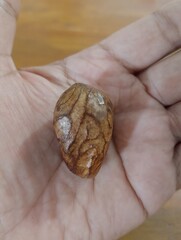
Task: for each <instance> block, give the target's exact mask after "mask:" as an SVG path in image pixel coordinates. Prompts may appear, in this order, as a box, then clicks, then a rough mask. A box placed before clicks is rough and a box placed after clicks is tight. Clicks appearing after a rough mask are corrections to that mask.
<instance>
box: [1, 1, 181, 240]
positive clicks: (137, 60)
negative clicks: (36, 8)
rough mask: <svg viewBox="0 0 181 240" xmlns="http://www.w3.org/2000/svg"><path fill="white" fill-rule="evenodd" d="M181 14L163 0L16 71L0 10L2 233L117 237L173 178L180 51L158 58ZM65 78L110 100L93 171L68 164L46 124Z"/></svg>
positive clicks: (180, 149) (179, 124)
mask: <svg viewBox="0 0 181 240" xmlns="http://www.w3.org/2000/svg"><path fill="white" fill-rule="evenodd" d="M8 1H9V2H10V3H11V4H12V6H13V8H14V9H16V11H17V9H18V3H17V2H16V1H11V0H8ZM180 15H181V1H176V2H172V3H170V4H168V5H166V6H165V7H164V8H163V9H161V10H160V11H157V12H155V13H154V14H152V15H150V16H148V17H146V18H144V19H142V20H140V21H138V22H136V23H134V24H132V25H130V26H128V27H126V28H124V29H122V30H120V31H119V32H117V33H115V34H113V35H112V36H111V37H109V38H107V39H106V40H104V41H102V42H101V43H99V44H97V45H95V46H93V47H91V48H89V49H87V50H84V51H82V52H80V53H78V54H76V55H73V56H71V57H69V58H66V59H65V60H62V61H59V62H55V63H52V64H50V65H47V66H42V67H32V68H27V69H21V70H19V71H18V70H17V69H16V67H15V65H14V63H13V60H12V58H11V50H12V42H13V36H14V32H15V18H13V17H12V16H10V15H9V14H8V13H7V12H6V11H4V10H2V9H0V24H1V25H0V36H3V37H1V43H0V44H1V45H0V53H1V56H0V69H1V73H0V84H1V88H0V119H1V121H0V154H1V158H0V237H1V238H2V239H5V240H9V239H13V240H20V239H26V240H32V239H36V240H46V239H47V240H49V239H60V240H64V239H66V240H69V239H74V240H80V239H91V240H92V239H94V240H103V239H104V240H111V239H116V238H118V237H120V236H122V235H124V234H125V233H127V232H129V231H130V230H131V229H133V228H135V227H136V226H138V225H139V224H141V223H142V222H143V221H144V220H145V219H146V217H147V216H149V215H151V214H153V213H155V212H156V211H157V210H158V209H159V208H160V207H161V206H162V205H163V204H164V202H165V201H166V200H167V199H169V198H170V197H171V196H172V195H173V193H174V192H175V191H176V189H178V188H179V187H180V186H181V174H180V170H181V144H180V141H181V81H180V76H181V68H180V64H181V52H177V53H175V54H173V55H171V56H169V57H167V58H166V59H162V58H163V57H164V56H166V55H168V54H169V53H171V52H173V51H174V50H175V49H178V48H179V47H180V46H181V24H180ZM2 24H4V25H2ZM4 26H8V28H5V27H4ZM160 59H162V60H161V61H159V60H160ZM74 82H84V83H87V84H89V85H93V86H95V87H97V88H100V89H102V90H104V91H105V92H107V94H108V95H109V97H110V98H111V100H112V102H113V104H114V110H115V122H114V134H113V140H112V142H111V144H110V147H109V150H108V153H107V156H106V158H105V161H104V163H103V166H102V168H101V170H100V172H99V173H98V175H97V176H96V177H95V178H94V179H81V178H79V177H77V176H75V175H73V174H72V173H71V172H70V171H69V170H68V169H67V167H66V166H65V164H64V162H62V160H61V159H60V154H59V149H58V145H57V141H56V139H55V134H54V131H53V127H52V117H53V110H54V106H55V103H56V101H57V99H58V98H59V96H60V94H61V93H62V92H63V91H64V90H65V89H67V88H68V87H69V86H70V85H71V84H73V83H74Z"/></svg>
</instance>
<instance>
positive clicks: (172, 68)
mask: <svg viewBox="0 0 181 240" xmlns="http://www.w3.org/2000/svg"><path fill="white" fill-rule="evenodd" d="M180 66H181V51H179V52H177V53H175V54H173V55H171V56H169V57H168V58H165V59H163V60H162V61H160V62H158V63H156V64H154V65H153V66H151V67H150V68H148V69H147V70H146V71H144V72H143V73H141V74H140V75H139V78H140V80H141V81H142V82H143V84H144V85H145V87H146V89H147V92H148V93H149V94H150V95H151V96H153V97H154V98H155V99H157V100H158V101H159V102H161V103H162V104H163V105H164V106H169V105H172V104H175V103H176V102H178V101H180V100H181V78H180V76H181V67H180Z"/></svg>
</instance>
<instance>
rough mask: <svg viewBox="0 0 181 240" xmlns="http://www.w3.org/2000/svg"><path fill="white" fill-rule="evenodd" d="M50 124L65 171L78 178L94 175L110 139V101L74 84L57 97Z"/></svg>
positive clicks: (79, 84) (95, 92)
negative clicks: (65, 166)
mask: <svg viewBox="0 0 181 240" xmlns="http://www.w3.org/2000/svg"><path fill="white" fill-rule="evenodd" d="M53 124H54V128H55V133H56V136H57V139H58V141H59V144H60V150H61V155H62V158H63V160H64V161H65V163H66V164H67V166H68V168H69V169H70V170H71V171H72V172H73V173H75V174H76V175H78V176H80V177H93V176H95V175H96V174H97V172H98V171H99V169H100V167H101V165H102V162H103V159H104V157H105V155H106V152H107V149H108V146H109V142H110V140H111V136H112V130H113V108H112V103H111V101H110V100H109V98H108V97H107V96H106V95H105V94H104V93H103V92H101V91H99V90H97V89H95V88H93V87H90V86H88V85H85V84H82V83H76V84H74V85H72V86H71V87H70V88H69V89H67V90H66V91H65V92H64V93H63V94H62V95H61V96H60V98H59V100H58V102H57V104H56V106H55V111H54V121H53Z"/></svg>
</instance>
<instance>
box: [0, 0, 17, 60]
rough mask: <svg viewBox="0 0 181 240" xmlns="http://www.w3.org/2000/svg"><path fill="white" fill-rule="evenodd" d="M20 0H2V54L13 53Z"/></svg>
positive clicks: (0, 52)
mask: <svg viewBox="0 0 181 240" xmlns="http://www.w3.org/2000/svg"><path fill="white" fill-rule="evenodd" d="M19 8H20V2H19V0H0V55H1V56H2V55H11V53H12V47H13V42H14V36H15V31H16V19H17V16H18V12H19Z"/></svg>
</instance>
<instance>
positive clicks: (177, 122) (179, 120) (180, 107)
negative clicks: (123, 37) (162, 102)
mask: <svg viewBox="0 0 181 240" xmlns="http://www.w3.org/2000/svg"><path fill="white" fill-rule="evenodd" d="M168 113H169V116H170V123H171V129H172V132H173V134H174V136H175V138H176V140H177V142H179V141H181V102H179V103H177V104H174V105H173V106H171V107H169V108H168Z"/></svg>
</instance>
